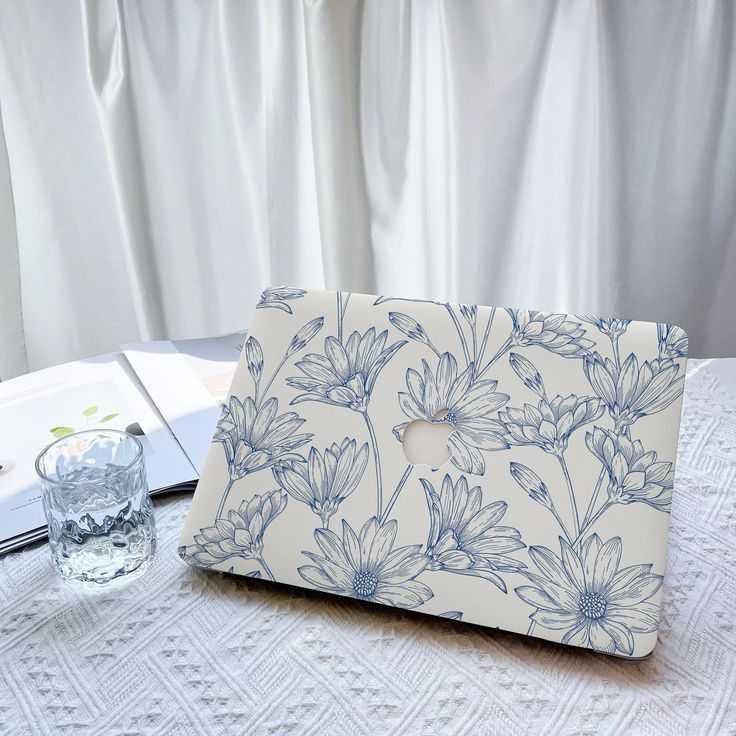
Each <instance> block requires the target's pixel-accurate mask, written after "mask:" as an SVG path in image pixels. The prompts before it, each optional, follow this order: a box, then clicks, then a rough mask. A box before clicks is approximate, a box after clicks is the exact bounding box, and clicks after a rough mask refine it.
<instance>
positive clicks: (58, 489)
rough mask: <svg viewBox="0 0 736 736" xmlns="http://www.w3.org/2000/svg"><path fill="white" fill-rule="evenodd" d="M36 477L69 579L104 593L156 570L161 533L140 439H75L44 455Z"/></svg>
mask: <svg viewBox="0 0 736 736" xmlns="http://www.w3.org/2000/svg"><path fill="white" fill-rule="evenodd" d="M36 472H37V473H38V476H39V478H40V479H41V487H42V490H43V507H44V511H45V513H46V520H47V522H48V525H49V548H50V549H51V556H52V558H53V560H54V563H55V565H56V568H57V570H58V571H59V573H60V575H61V577H62V578H64V579H65V580H66V581H68V582H70V583H73V584H76V585H77V586H79V587H83V588H96V587H98V586H101V585H110V584H111V583H112V582H113V581H121V580H127V579H130V578H131V577H137V576H138V575H140V574H142V573H143V572H144V571H145V570H147V569H148V568H149V567H150V565H151V563H152V562H153V557H154V554H155V551H156V526H155V523H154V519H153V506H152V504H151V499H150V497H149V495H148V484H147V483H146V468H145V464H144V460H143V447H142V446H141V443H140V441H139V440H138V439H137V438H136V437H134V436H133V435H130V434H127V433H125V432H118V431H116V430H109V429H104V430H101V429H92V430H87V431H84V432H77V433H75V434H70V435H68V436H67V437H63V438H62V439H60V440H57V441H56V442H54V443H52V444H50V445H49V446H48V447H47V448H46V449H45V450H44V451H43V452H42V453H41V454H40V455H39V456H38V458H37V459H36Z"/></svg>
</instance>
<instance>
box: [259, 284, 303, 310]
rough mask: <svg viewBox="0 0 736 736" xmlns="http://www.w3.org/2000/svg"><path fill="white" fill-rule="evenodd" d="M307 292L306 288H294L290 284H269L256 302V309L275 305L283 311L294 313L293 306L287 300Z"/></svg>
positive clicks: (275, 307)
mask: <svg viewBox="0 0 736 736" xmlns="http://www.w3.org/2000/svg"><path fill="white" fill-rule="evenodd" d="M306 293H307V292H306V291H304V289H294V288H291V287H289V286H269V287H268V288H267V289H266V290H265V291H264V292H263V293H262V294H261V298H260V299H259V300H258V304H256V309H265V308H267V307H273V308H274V309H280V310H281V311H282V312H287V313H288V314H292V311H291V306H290V305H289V304H287V302H289V301H291V300H292V299H300V298H301V297H303V296H304V295H305V294H306Z"/></svg>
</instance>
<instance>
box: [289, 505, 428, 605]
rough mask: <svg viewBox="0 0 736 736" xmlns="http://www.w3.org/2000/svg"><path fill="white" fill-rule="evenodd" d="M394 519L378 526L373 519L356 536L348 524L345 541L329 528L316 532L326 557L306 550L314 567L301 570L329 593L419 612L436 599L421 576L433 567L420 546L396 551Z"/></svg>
mask: <svg viewBox="0 0 736 736" xmlns="http://www.w3.org/2000/svg"><path fill="white" fill-rule="evenodd" d="M396 528H397V524H396V521H395V520H393V519H392V520H391V521H388V522H386V523H385V524H379V522H378V520H377V519H376V517H375V516H374V517H372V518H371V519H369V520H368V521H367V522H366V523H365V524H364V525H363V528H362V529H361V530H360V534H356V533H355V532H354V531H353V528H352V527H351V526H350V524H348V522H347V521H345V520H344V519H343V522H342V539H340V537H338V536H337V534H335V533H334V532H332V531H330V530H329V529H316V530H315V532H314V539H315V541H316V542H317V545H318V546H319V548H320V551H321V552H322V555H318V554H315V553H314V552H306V551H304V552H303V553H302V554H304V555H306V556H307V557H308V558H309V559H310V560H311V561H312V562H313V563H314V564H313V565H304V566H302V567H300V568H299V574H300V575H301V576H302V578H304V580H306V581H307V582H308V583H309V584H310V585H312V586H314V587H315V588H318V589H320V590H326V591H328V592H329V593H337V594H338V595H345V596H350V597H352V598H359V599H360V600H364V601H373V602H375V603H383V604H385V605H389V606H401V607H403V608H416V607H417V606H420V605H422V603H425V602H426V601H428V600H429V599H430V598H431V597H432V591H431V590H430V588H429V587H427V586H426V585H425V584H424V583H420V582H419V581H417V580H415V579H414V578H416V577H417V575H419V574H420V573H421V572H422V571H423V570H424V569H425V568H426V567H427V564H428V563H429V557H427V556H426V555H423V554H422V553H421V552H420V551H419V550H420V549H421V545H420V544H415V545H410V546H407V547H398V548H397V549H393V546H394V542H395V540H396Z"/></svg>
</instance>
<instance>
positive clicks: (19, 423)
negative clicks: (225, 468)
mask: <svg viewBox="0 0 736 736" xmlns="http://www.w3.org/2000/svg"><path fill="white" fill-rule="evenodd" d="M244 338H245V335H244V333H236V334H233V335H226V336H222V337H214V338H206V339H197V340H176V341H168V340H166V341H160V342H150V343H141V344H136V345H126V346H124V347H123V351H122V352H120V353H109V354H106V355H99V356H96V357H94V358H88V359H85V360H79V361H74V362H71V363H65V364H63V365H58V366H54V367H52V368H46V369H44V370H41V371H36V372H35V373H29V374H28V375H25V376H19V377H18V378H13V379H10V380H8V381H3V382H0V554H4V553H5V552H9V551H10V550H13V549H17V548H18V547H21V546H23V545H25V544H28V543H29V542H32V541H35V540H37V539H42V538H43V537H45V536H46V520H45V517H44V513H43V507H42V504H41V488H40V485H39V483H38V479H37V477H36V473H35V468H34V463H35V460H36V456H37V455H38V453H39V452H40V451H41V450H42V449H43V448H44V447H45V446H46V445H48V444H49V443H51V442H53V441H54V440H55V439H58V438H60V437H64V436H65V435H68V434H71V433H73V432H78V431H81V430H83V429H94V428H97V427H105V428H110V429H119V430H123V431H126V432H130V433H131V434H134V435H136V436H137V437H138V438H139V439H140V440H141V443H142V444H143V450H144V454H145V461H146V474H147V477H148V485H149V489H150V491H151V493H152V494H153V493H159V492H162V491H167V490H191V489H193V488H194V486H195V484H196V482H197V480H198V478H199V471H200V470H201V468H202V462H203V459H204V455H205V454H206V452H207V447H208V445H209V443H210V441H211V439H212V433H213V431H214V427H215V424H216V423H217V419H218V416H219V413H220V405H221V404H220V402H221V401H222V400H223V399H224V397H225V395H226V393H227V389H228V387H229V384H230V380H231V378H232V374H233V372H234V371H235V366H236V364H237V361H238V357H239V355H240V350H241V348H242V345H243V340H244Z"/></svg>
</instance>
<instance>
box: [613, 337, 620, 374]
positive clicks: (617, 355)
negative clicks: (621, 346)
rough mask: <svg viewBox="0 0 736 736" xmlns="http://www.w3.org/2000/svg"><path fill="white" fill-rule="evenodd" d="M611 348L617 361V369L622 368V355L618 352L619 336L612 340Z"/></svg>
mask: <svg viewBox="0 0 736 736" xmlns="http://www.w3.org/2000/svg"><path fill="white" fill-rule="evenodd" d="M611 346H612V347H613V359H614V360H615V361H616V368H620V367H621V355H620V354H619V352H618V335H616V337H612V338H611Z"/></svg>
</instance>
